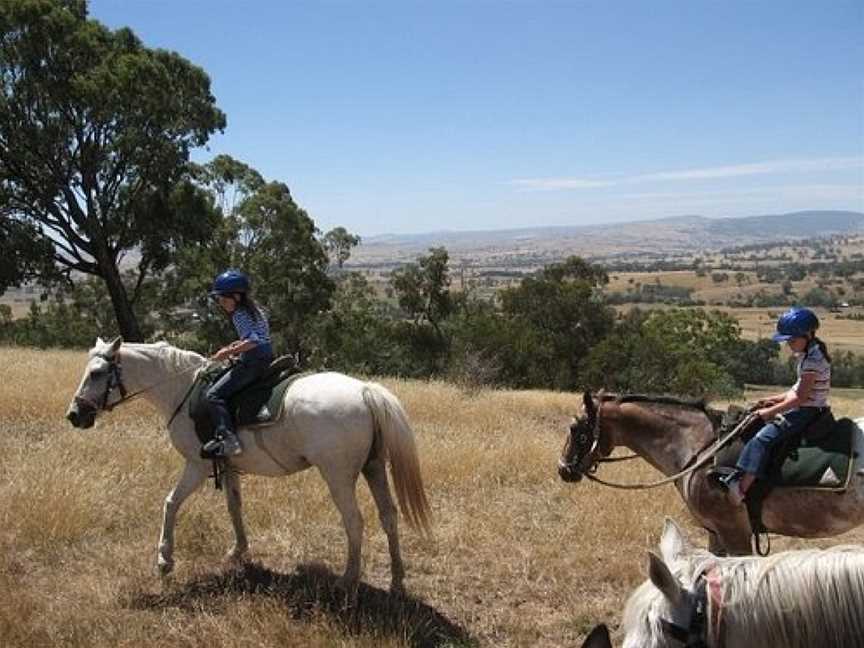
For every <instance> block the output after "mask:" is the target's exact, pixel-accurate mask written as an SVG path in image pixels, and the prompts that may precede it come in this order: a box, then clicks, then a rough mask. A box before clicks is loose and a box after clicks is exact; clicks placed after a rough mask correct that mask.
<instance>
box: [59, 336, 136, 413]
mask: <svg viewBox="0 0 864 648" xmlns="http://www.w3.org/2000/svg"><path fill="white" fill-rule="evenodd" d="M122 343H123V339H122V338H119V337H118V338H116V339H115V340H113V341H111V342H106V341H104V340H103V339H102V338H96V344H95V345H93V348H92V349H90V352H89V360H88V362H87V366H86V367H85V368H84V375H83V376H82V378H81V384H79V385H78V390H77V391H76V392H75V395H74V396H73V397H72V402H71V403H69V409H67V410H66V418H67V419H68V420H69V422H70V423H71V424H72V425H74V426H75V427H77V428H90V427H93V424H94V423H95V421H96V415H97V414H98V413H99V412H100V411H102V410H104V409H106V408H109V407H110V403H109V399H110V398H111V392H112V391H114V389H115V388H117V387H120V386H121V384H122V382H121V379H120V365H119V363H118V360H117V356H118V351H119V349H120V345H121V344H122Z"/></svg>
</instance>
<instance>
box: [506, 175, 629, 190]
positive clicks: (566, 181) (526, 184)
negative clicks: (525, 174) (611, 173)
mask: <svg viewBox="0 0 864 648" xmlns="http://www.w3.org/2000/svg"><path fill="white" fill-rule="evenodd" d="M511 184H513V185H515V186H517V187H519V188H520V189H527V190H533V191H551V190H555V189H597V188H599V187H611V186H613V185H615V184H617V182H614V181H612V180H589V179H587V178H523V179H519V180H513V181H512V182H511Z"/></svg>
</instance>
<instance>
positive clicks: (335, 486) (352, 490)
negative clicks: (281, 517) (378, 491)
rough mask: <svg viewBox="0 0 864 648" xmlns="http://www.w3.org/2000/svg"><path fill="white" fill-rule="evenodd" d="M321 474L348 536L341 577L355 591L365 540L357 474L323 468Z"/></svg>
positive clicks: (346, 585) (348, 588)
mask: <svg viewBox="0 0 864 648" xmlns="http://www.w3.org/2000/svg"><path fill="white" fill-rule="evenodd" d="M336 472H338V471H336ZM321 476H322V477H324V481H326V482H327V486H328V488H329V489H330V496H331V497H332V498H333V501H334V502H335V503H336V508H338V509H339V513H341V515H342V524H343V525H344V526H345V534H346V535H347V536H348V560H347V562H346V563H345V573H344V574H343V575H342V579H341V580H342V585H343V586H344V587H345V588H346V589H347V590H348V591H349V592H355V591H356V590H357V584H358V582H359V581H360V547H361V544H362V542H363V516H362V515H361V513H360V508H359V507H358V506H357V493H356V486H357V474H356V473H354V474H351V475H345V474H332V472H331V473H325V472H324V471H323V470H322V471H321Z"/></svg>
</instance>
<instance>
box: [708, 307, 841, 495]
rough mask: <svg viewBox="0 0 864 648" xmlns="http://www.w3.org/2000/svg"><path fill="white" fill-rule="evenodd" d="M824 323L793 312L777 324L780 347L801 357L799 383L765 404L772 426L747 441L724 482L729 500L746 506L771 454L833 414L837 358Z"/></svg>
mask: <svg viewBox="0 0 864 648" xmlns="http://www.w3.org/2000/svg"><path fill="white" fill-rule="evenodd" d="M818 328H819V318H818V317H816V314H815V313H814V312H813V311H811V310H810V309H809V308H792V309H791V310H789V311H787V312H786V313H783V315H781V316H780V318H779V319H778V320H777V333H776V334H775V335H774V341H775V342H786V343H787V344H788V345H789V348H790V349H791V350H792V352H793V353H794V354H795V355H796V356H798V380H797V381H796V383H795V384H794V385H792V387H791V388H790V389H789V390H788V391H785V392H783V393H782V394H776V395H775V396H771V397H769V398H766V399H763V400H762V401H760V402H759V409H757V410H756V414H758V415H759V418H761V419H762V420H763V421H766V425H765V426H764V427H763V428H762V429H761V430H759V432H757V433H756V435H755V436H754V437H753V438H752V439H750V441H748V442H747V444H746V445H745V446H744V449H743V450H742V451H741V456H740V457H739V458H738V464H737V466H736V467H737V471H736V472H735V473H734V474H732V475H731V476H730V477H728V478H726V479H724V480H723V481H724V483H725V485H726V486H727V487H728V492H729V498H730V499H731V500H732V501H733V502H734V503H735V504H741V502H742V501H743V500H744V497H745V496H746V494H747V489H748V488H750V486H751V485H752V484H753V482H754V481H755V480H756V479H757V478H761V479H764V478H765V477H766V476H767V475H766V471H767V468H768V466H767V463H768V455H769V451H770V449H771V448H772V447H773V446H775V445H776V444H777V443H779V442H780V441H782V440H784V439H786V438H788V437H790V436H792V435H793V434H797V433H799V432H802V431H803V430H804V429H805V428H806V427H807V426H808V425H810V423H812V422H813V421H815V420H816V419H817V418H818V417H819V416H821V415H822V414H823V413H824V412H825V411H826V410H827V409H828V392H829V391H830V389H831V356H830V355H828V348H827V347H826V346H825V343H824V342H823V341H822V340H820V339H819V338H818V337H816V329H818Z"/></svg>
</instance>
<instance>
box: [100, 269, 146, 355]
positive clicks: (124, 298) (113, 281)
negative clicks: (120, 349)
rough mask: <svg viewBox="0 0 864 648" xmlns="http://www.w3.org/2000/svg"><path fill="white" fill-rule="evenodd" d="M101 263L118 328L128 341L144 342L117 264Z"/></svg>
mask: <svg viewBox="0 0 864 648" xmlns="http://www.w3.org/2000/svg"><path fill="white" fill-rule="evenodd" d="M101 265H102V266H103V267H102V276H103V278H104V279H105V286H106V287H107V288H108V294H109V295H110V296H111V304H112V305H113V306H114V315H115V317H116V318H117V328H118V329H119V330H120V335H122V336H123V340H125V341H126V342H143V341H144V339H143V336H142V335H141V328H140V327H139V326H138V319H137V318H136V317H135V313H134V311H133V310H132V304H131V302H130V301H129V296H128V295H127V294H126V287H125V286H124V285H123V282H122V281H121V280H120V272H119V271H118V269H117V266H115V265H114V264H113V263H105V264H101Z"/></svg>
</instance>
